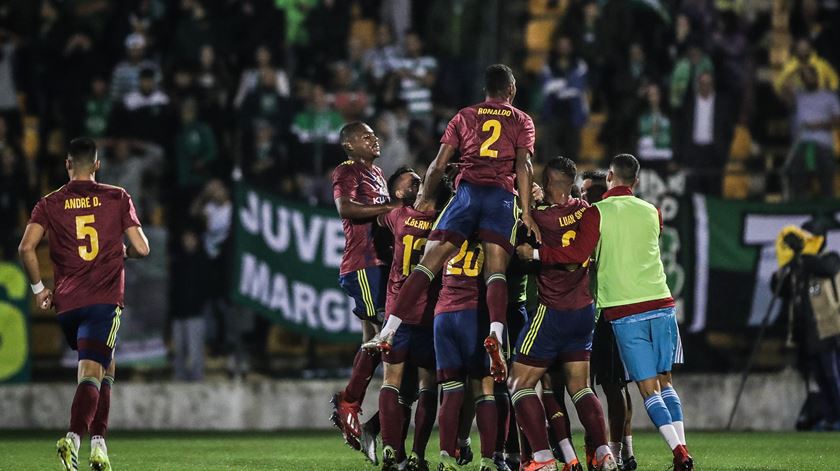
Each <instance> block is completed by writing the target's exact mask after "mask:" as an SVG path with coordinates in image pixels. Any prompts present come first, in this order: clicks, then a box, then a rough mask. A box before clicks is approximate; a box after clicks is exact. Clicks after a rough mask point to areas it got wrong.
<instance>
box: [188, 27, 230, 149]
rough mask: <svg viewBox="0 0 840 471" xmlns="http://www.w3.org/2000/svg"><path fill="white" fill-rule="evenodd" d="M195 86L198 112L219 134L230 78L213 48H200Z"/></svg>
mask: <svg viewBox="0 0 840 471" xmlns="http://www.w3.org/2000/svg"><path fill="white" fill-rule="evenodd" d="M195 84H196V88H197V90H198V92H199V100H200V101H199V112H200V115H201V117H202V118H203V119H204V120H206V121H208V122H209V123H210V125H211V127H212V128H213V129H214V130H215V131H216V132H217V133H219V134H221V133H222V132H223V131H224V124H225V111H226V108H227V103H228V90H229V89H230V86H231V80H230V76H229V75H228V72H227V68H225V66H224V64H223V63H222V62H221V61H219V60H217V58H216V52H215V50H214V49H213V46H211V45H209V44H205V45H204V46H202V47H201V51H200V53H199V60H198V69H197V70H196V74H195Z"/></svg>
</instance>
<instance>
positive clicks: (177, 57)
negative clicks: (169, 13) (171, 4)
mask: <svg viewBox="0 0 840 471" xmlns="http://www.w3.org/2000/svg"><path fill="white" fill-rule="evenodd" d="M180 6H181V11H180V13H181V18H180V20H179V21H178V24H177V26H176V27H175V35H174V38H173V41H172V45H173V46H172V51H171V52H170V53H169V54H167V57H168V59H169V61H171V63H172V64H181V63H188V64H192V65H194V64H195V61H196V59H197V58H198V57H199V52H200V51H201V48H202V47H203V46H204V45H205V44H214V41H215V40H216V39H217V38H216V32H215V28H214V27H213V21H212V20H211V18H210V17H209V15H208V14H207V9H206V8H205V6H204V4H203V2H202V1H201V0H181V5H180Z"/></svg>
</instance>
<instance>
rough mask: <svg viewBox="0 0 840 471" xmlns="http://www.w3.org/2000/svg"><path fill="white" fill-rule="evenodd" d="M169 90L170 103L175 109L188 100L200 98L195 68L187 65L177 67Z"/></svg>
mask: <svg viewBox="0 0 840 471" xmlns="http://www.w3.org/2000/svg"><path fill="white" fill-rule="evenodd" d="M167 90H168V94H169V99H170V104H171V105H172V107H173V108H175V109H181V106H182V105H183V104H184V102H185V101H187V100H198V87H197V86H196V83H195V75H194V72H193V70H192V69H191V68H190V67H188V66H186V65H181V66H179V67H176V68H175V70H174V71H173V72H172V80H171V83H170V84H169V87H168V88H167Z"/></svg>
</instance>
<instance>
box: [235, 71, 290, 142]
mask: <svg viewBox="0 0 840 471" xmlns="http://www.w3.org/2000/svg"><path fill="white" fill-rule="evenodd" d="M259 77H260V81H259V83H258V86H257V87H255V88H254V89H252V90H251V92H250V93H248V94H247V95H246V96H245V99H244V100H243V101H242V107H241V108H240V110H239V116H240V123H241V124H240V126H241V127H242V129H243V130H245V131H249V130H251V129H252V126H253V123H254V121H255V120H264V121H268V122H269V123H271V124H272V126H274V128H275V130H277V131H279V132H281V133H282V134H285V133H286V132H287V131H288V129H289V124H288V123H289V120H288V116H289V113H290V111H291V110H290V106H289V100H288V99H287V98H286V97H284V96H283V95H281V94H280V92H279V91H278V90H277V73H276V71H275V70H274V69H273V68H271V67H263V68H262V69H260V72H259Z"/></svg>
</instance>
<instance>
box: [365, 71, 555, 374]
mask: <svg viewBox="0 0 840 471" xmlns="http://www.w3.org/2000/svg"><path fill="white" fill-rule="evenodd" d="M484 83H485V92H486V99H485V101H483V102H481V103H478V104H475V105H472V106H469V107H467V108H464V109H462V110H460V111H459V112H458V114H457V115H455V117H454V118H452V120H451V121H450V122H449V125H448V126H447V128H446V132H445V133H444V135H443V137H442V138H441V146H440V150H439V151H438V155H437V157H435V159H434V161H433V162H432V163H431V164H430V165H429V169H428V171H427V173H426V179H425V180H424V182H423V192H424V193H425V194H434V193H435V189H436V188H437V186H438V185H439V184H440V180H441V178H442V177H443V175H444V173H445V171H446V166H447V164H448V162H449V161H450V160H451V159H452V157H453V156H454V155H455V152H456V151H460V154H461V173H460V174H459V175H458V179H457V180H456V187H457V190H456V192H455V196H454V197H453V198H452V199H451V200H450V202H449V203H448V204H447V205H446V207H445V208H444V210H443V212H442V213H441V215H440V217H439V218H438V220H437V222H436V223H435V226H434V227H433V230H432V233H431V235H430V236H429V242H428V244H427V245H426V252H425V254H424V255H423V258H422V260H420V263H418V264H417V266H415V267H414V270H412V273H411V275H410V276H409V278H408V280H406V282H405V284H404V285H403V289H402V291H400V295H399V296H398V298H397V302H396V305H395V306H394V312H393V313H392V315H391V316H390V317H389V318H388V322H387V323H386V325H385V326H384V327H383V329H382V332H381V333H380V334H379V335H378V336H377V337H376V339H375V340H374V341H372V342H369V343H368V344H366V348H381V349H386V350H387V349H388V348H389V347H390V342H391V337H392V336H393V335H394V333H395V332H396V330H397V328H398V327H399V325H400V323H402V322H405V323H407V324H417V323H418V322H419V319H418V318H417V316H416V315H412V314H411V311H412V306H413V305H415V304H416V303H417V301H418V300H419V299H420V297H421V296H422V295H423V293H425V292H426V290H427V289H428V286H429V284H431V282H432V280H433V279H434V278H435V276H436V275H437V273H438V272H440V270H441V268H443V265H444V263H446V261H447V260H449V259H450V258H452V256H454V255H455V254H457V253H458V250H459V247H461V245H462V244H463V243H464V241H466V240H467V239H468V238H470V237H472V236H473V235H474V234H476V233H478V238H479V240H481V241H482V243H483V248H484V253H485V254H486V262H485V264H484V280H485V283H486V285H487V295H486V297H487V306H488V310H489V312H490V320H491V323H490V329H489V330H490V334H489V335H488V337H487V339H486V348H487V351H488V353H490V356H491V361H492V365H491V369H492V371H493V374H494V376H495V378H496V381H499V382H503V381H504V380H505V377H506V376H507V366H506V365H505V361H504V359H503V358H502V354H501V348H500V347H501V345H500V342H501V341H502V339H504V338H505V336H504V325H505V322H506V317H507V312H506V310H507V297H508V293H507V279H506V278H505V271H506V269H507V265H508V261H509V259H510V255H511V253H512V252H513V242H514V236H515V229H516V221H517V213H518V212H519V211H521V213H522V215H521V217H522V221H523V223H524V224H525V227H526V228H527V230H528V232H529V233H530V232H534V233H535V234H536V236H537V239H539V229H538V228H537V226H536V224H535V223H534V220H533V219H532V217H531V193H530V191H529V190H530V189H531V179H532V169H531V161H530V158H531V155H532V154H533V153H534V123H533V121H532V120H531V118H530V117H529V116H528V115H527V114H525V113H524V112H522V111H520V110H519V109H517V108H515V107H514V106H513V105H512V104H511V103H512V102H513V98H514V96H516V80H515V79H514V77H513V72H512V71H511V70H510V68H509V67H508V66H506V65H502V64H496V65H491V66H490V67H488V68H487V70H486V71H485V73H484ZM514 183H515V184H516V185H517V186H518V187H519V188H524V189H525V191H521V192H520V194H519V202H520V204H521V208H517V206H516V201H515V200H516V198H515V190H514Z"/></svg>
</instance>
